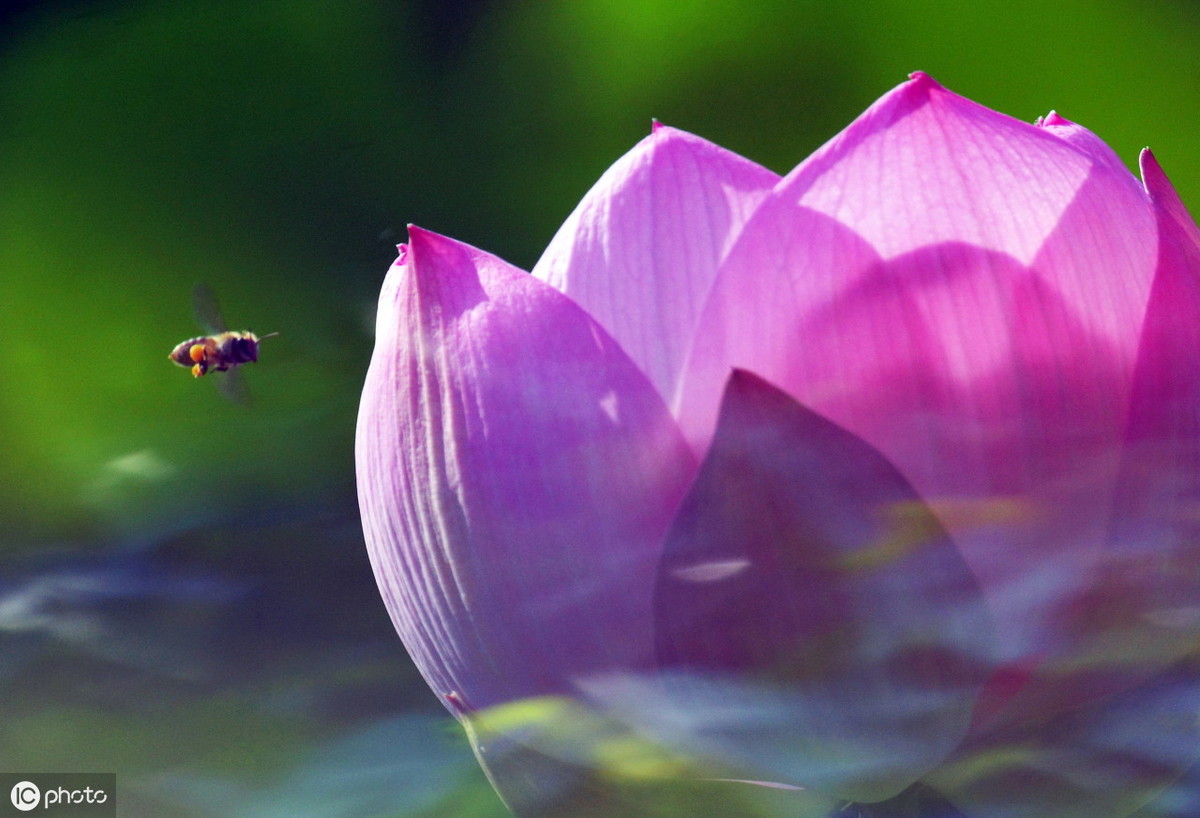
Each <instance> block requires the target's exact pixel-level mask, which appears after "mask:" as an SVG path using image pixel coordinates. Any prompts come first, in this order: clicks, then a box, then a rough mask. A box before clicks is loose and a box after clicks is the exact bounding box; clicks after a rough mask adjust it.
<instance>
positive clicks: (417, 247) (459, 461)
mask: <svg viewBox="0 0 1200 818" xmlns="http://www.w3.org/2000/svg"><path fill="white" fill-rule="evenodd" d="M377 333H378V334H377V339H376V347H375V353H374V355H373V357H372V360H371V366H370V369H369V371H368V373H367V378H366V384H365V387H364V389H363V397H362V403H361V407H360V412H359V422H358V434H357V446H356V459H357V467H358V480H359V502H360V505H361V510H362V518H363V526H364V531H365V534H366V540H367V545H368V549H369V553H370V556H371V561H372V565H373V566H374V569H375V572H376V577H377V579H378V582H379V586H380V590H381V592H382V594H383V597H384V600H385V602H386V603H387V607H388V610H389V612H390V613H391V616H392V619H393V622H394V623H395V625H396V628H397V630H398V631H399V632H400V635H401V637H402V638H403V640H404V642H405V644H406V646H407V647H408V650H409V652H410V654H411V655H412V657H413V659H414V660H415V661H416V663H417V665H418V666H419V667H420V669H421V671H422V673H423V674H424V675H425V678H426V680H427V681H428V682H429V684H430V685H431V687H432V688H433V689H434V691H435V692H437V693H438V695H439V696H440V697H441V698H442V700H443V702H444V703H446V704H447V706H448V707H449V708H450V709H451V710H452V711H454V712H456V713H460V714H461V713H463V712H465V711H470V710H473V709H478V708H483V707H486V706H489V705H492V704H495V703H497V702H502V701H506V700H510V699H513V698H517V697H525V696H531V695H535V694H544V693H562V692H570V690H571V689H572V688H573V685H574V682H575V680H576V679H577V678H582V677H586V676H587V675H589V674H592V673H596V672H600V671H608V672H614V671H627V670H631V669H633V670H635V669H638V668H645V667H648V666H649V662H650V660H651V658H652V652H653V649H652V636H651V594H652V590H653V584H654V569H655V560H656V558H657V556H658V553H659V547H660V541H661V537H662V535H663V533H664V532H665V531H666V529H667V526H668V524H669V521H670V518H671V514H672V513H673V510H674V508H675V506H676V504H677V502H678V500H679V497H680V496H681V495H682V492H683V491H684V489H685V486H686V482H687V481H688V480H689V479H690V478H691V476H692V474H693V470H694V463H693V461H692V459H691V456H690V454H689V452H688V450H687V449H686V447H685V446H684V444H683V443H682V440H681V438H680V436H679V433H678V431H677V429H676V427H675V424H674V422H673V420H672V419H671V417H670V416H669V415H668V413H667V411H666V408H665V406H664V404H663V402H662V400H661V399H660V398H659V396H658V394H657V392H656V391H655V390H654V388H653V387H652V386H651V384H650V383H649V381H648V380H647V379H646V378H645V376H644V375H643V374H642V373H641V372H640V371H639V370H638V369H637V367H636V366H634V364H633V363H632V362H631V361H630V360H629V359H628V357H627V356H626V355H625V353H624V352H622V350H621V349H620V347H619V346H618V345H617V344H616V343H615V342H614V341H613V340H612V339H611V338H610V337H609V336H608V334H607V333H606V332H605V331H604V330H603V329H602V328H601V327H600V326H599V325H598V324H596V322H595V321H593V320H592V319H591V318H589V317H588V316H587V314H586V313H584V312H583V310H581V309H580V308H579V307H578V306H577V305H576V304H574V303H573V302H572V301H571V300H570V299H568V298H566V297H565V296H563V295H562V294H561V293H558V292H557V291H555V290H554V289H552V288H550V287H548V286H546V285H544V284H542V283H541V282H539V281H537V280H536V279H534V278H533V277H531V276H529V275H527V274H526V273H524V272H522V271H520V270H517V269H516V268H513V267H511V266H509V265H507V264H505V263H504V262H502V261H500V260H499V259H497V258H495V257H493V256H490V255H488V254H486V253H483V252H481V251H479V250H476V249H474V248H472V247H469V246H467V245H464V244H461V243H459V242H455V241H453V240H451V239H448V238H445V237H443V236H439V235H437V234H435V233H430V232H428V231H425V230H421V229H418V228H415V227H414V228H410V242H409V245H408V251H407V254H406V256H405V257H404V258H403V263H398V264H397V265H395V266H393V267H392V268H391V270H390V271H389V272H388V275H387V278H386V280H385V282H384V286H383V291H382V293H381V296H380V304H379V317H378V329H377Z"/></svg>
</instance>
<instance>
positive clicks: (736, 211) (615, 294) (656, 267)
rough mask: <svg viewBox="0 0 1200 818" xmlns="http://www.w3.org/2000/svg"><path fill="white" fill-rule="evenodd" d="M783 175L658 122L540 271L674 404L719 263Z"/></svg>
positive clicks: (590, 199)
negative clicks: (615, 340) (624, 352)
mask: <svg viewBox="0 0 1200 818" xmlns="http://www.w3.org/2000/svg"><path fill="white" fill-rule="evenodd" d="M778 179H779V177H778V176H777V175H776V174H774V173H772V172H771V171H769V170H767V169H765V168H762V167H760V166H758V165H756V164H754V163H753V162H751V161H749V160H748V159H743V158H742V157H740V156H738V155H737V154H735V153H731V152H730V151H727V150H725V149H724V148H720V147H718V146H716V145H714V144H712V143H711V142H707V141H705V140H703V139H701V138H700V137H698V136H693V135H692V134H689V133H685V132H684V131H680V130H676V129H675V128H668V127H663V126H656V127H655V129H654V132H653V133H651V134H650V136H648V137H646V138H645V139H643V140H642V141H641V142H639V143H638V144H637V146H636V147H634V148H633V150H631V151H630V152H629V153H627V154H626V155H625V156H623V157H622V158H621V159H620V160H618V161H617V162H616V164H614V165H613V166H612V167H611V168H609V170H608V171H607V172H606V173H605V174H604V176H602V177H601V178H600V180H599V181H598V182H597V183H596V185H595V186H594V187H593V188H592V189H591V191H589V192H588V194H587V196H585V197H584V199H583V201H582V202H580V203H579V206H578V207H577V208H576V209H575V212H574V213H572V214H571V216H570V217H569V218H568V219H567V221H566V222H565V223H564V224H563V226H562V227H561V228H560V229H559V231H558V233H557V234H556V235H555V237H554V239H553V240H552V241H551V242H550V245H549V247H547V248H546V252H545V253H544V254H543V255H542V258H541V260H540V261H539V262H538V263H537V266H535V267H534V268H533V274H534V276H536V277H538V278H540V279H542V280H543V281H546V282H547V283H549V284H551V285H552V286H554V287H556V288H558V289H559V290H561V291H562V292H564V293H566V294H567V295H569V296H571V298H573V299H574V300H575V301H576V302H578V303H579V304H580V305H581V306H583V308H584V309H586V310H587V311H588V313H589V314H591V315H592V317H593V318H595V319H596V320H597V321H599V322H600V323H601V324H602V325H603V326H604V328H605V329H607V330H608V331H609V333H611V334H612V336H613V337H614V338H616V339H617V341H618V342H619V343H620V344H621V346H622V347H623V348H624V349H625V350H626V351H627V352H628V353H629V355H630V357H632V358H633V360H634V361H636V362H637V364H638V366H640V367H641V368H642V371H644V372H645V373H646V374H647V375H649V376H650V380H651V381H653V382H654V385H655V386H656V387H658V390H659V392H660V394H662V395H663V397H664V399H666V400H667V401H668V402H669V401H671V400H672V399H673V397H674V395H675V391H676V389H677V387H678V380H679V376H680V371H681V369H682V367H683V362H684V359H685V357H686V355H687V351H688V348H689V346H690V344H691V339H692V334H693V332H694V331H695V327H696V320H697V318H698V317H699V314H700V310H701V308H702V307H703V306H704V301H705V298H706V297H707V295H708V289H709V286H710V285H711V283H712V279H713V276H714V275H715V273H716V269H717V265H718V264H719V263H720V261H721V258H722V257H723V256H724V254H725V251H726V250H728V249H729V246H730V245H731V244H732V243H733V240H734V239H735V238H736V237H737V234H738V231H739V230H741V227H742V224H743V223H744V222H745V220H746V219H747V218H748V217H749V215H750V213H751V212H752V211H753V210H754V208H755V206H757V204H758V203H759V202H760V201H761V200H762V199H763V197H765V196H766V195H767V193H768V192H770V190H771V188H772V186H774V184H775V182H776V181H778Z"/></svg>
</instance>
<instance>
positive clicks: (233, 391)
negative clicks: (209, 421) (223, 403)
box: [213, 369, 252, 406]
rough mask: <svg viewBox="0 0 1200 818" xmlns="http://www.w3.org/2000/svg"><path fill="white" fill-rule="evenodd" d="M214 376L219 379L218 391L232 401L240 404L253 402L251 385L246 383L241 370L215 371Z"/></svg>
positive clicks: (247, 404)
mask: <svg viewBox="0 0 1200 818" xmlns="http://www.w3.org/2000/svg"><path fill="white" fill-rule="evenodd" d="M213 376H214V377H215V378H216V380H217V391H218V392H220V393H221V394H222V395H224V396H225V398H226V399H227V400H229V401H230V402H231V403H236V404H237V405H238V406H249V405H250V404H251V403H252V401H251V400H250V387H248V386H247V385H246V379H245V378H243V377H242V373H241V372H238V371H237V370H236V369H231V370H229V371H228V372H214V373H213Z"/></svg>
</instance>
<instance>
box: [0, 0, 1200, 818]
mask: <svg viewBox="0 0 1200 818" xmlns="http://www.w3.org/2000/svg"><path fill="white" fill-rule="evenodd" d="M914 69H923V70H925V71H928V72H929V73H931V74H932V75H933V76H934V77H936V78H937V79H938V80H939V81H941V82H942V83H943V84H945V85H947V86H949V87H950V88H952V89H954V90H956V91H958V92H960V93H963V94H965V95H967V96H969V97H972V98H974V99H976V100H978V101H980V102H982V103H984V104H986V105H989V106H990V107H993V108H996V109H999V110H1001V111H1005V112H1007V113H1009V114H1012V115H1013V116H1016V117H1018V118H1021V119H1025V120H1033V119H1035V118H1036V117H1037V116H1039V115H1042V114H1045V113H1047V112H1048V111H1049V110H1051V109H1057V110H1058V111H1059V112H1060V113H1062V114H1063V115H1064V116H1066V117H1068V118H1070V119H1073V120H1075V121H1078V122H1081V123H1083V124H1085V125H1087V126H1089V127H1090V128H1092V129H1093V130H1095V131H1096V132H1098V133H1099V134H1100V135H1101V136H1102V137H1104V138H1105V139H1106V140H1107V141H1108V142H1109V143H1110V144H1111V145H1112V146H1113V147H1114V148H1115V149H1116V150H1117V151H1118V153H1120V155H1121V156H1122V157H1123V158H1125V159H1126V161H1127V162H1129V163H1130V166H1131V167H1135V166H1136V158H1137V153H1138V151H1139V149H1140V148H1141V147H1142V146H1144V145H1147V144H1149V145H1151V146H1153V147H1154V148H1155V151H1156V154H1157V156H1158V157H1159V159H1160V161H1161V162H1162V163H1163V165H1164V166H1165V167H1166V169H1167V171H1168V173H1170V174H1171V176H1172V178H1173V179H1174V181H1175V183H1176V185H1177V187H1178V188H1179V190H1180V192H1181V194H1182V195H1183V197H1184V200H1185V201H1187V202H1189V203H1190V204H1191V205H1192V207H1193V210H1195V209H1196V208H1197V207H1200V105H1198V103H1200V5H1198V4H1196V3H1194V2H1190V0H1174V1H1172V0H1165V1H1164V2H1159V3H1154V4H1147V3H1144V2H1137V0H1124V2H1122V1H1121V0H1108V1H1102V0H1065V2H1058V3H1054V4H1046V3H1045V2H1044V0H1010V2H1003V3H1000V2H996V3H989V2H955V1H954V0H882V1H881V2H871V3H861V4H856V3H829V2H815V1H813V0H758V2H747V0H710V2H687V0H544V1H539V2H520V1H519V0H511V1H510V2H501V1H499V0H497V1H496V2H486V0H473V1H471V2H468V1H467V0H459V1H458V2H450V1H449V0H407V1H404V0H395V1H394V2H380V1H379V0H374V1H372V0H359V2H354V3H344V2H338V0H138V1H137V2H123V3H117V2H83V1H82V0H79V1H77V2H65V1H62V0H60V1H59V2H53V1H50V0H47V1H45V2H34V3H26V4H24V5H20V4H18V5H16V6H12V7H10V8H9V10H8V11H5V12H3V16H2V17H0V770H5V771H13V772H49V771H102V772H116V773H117V774H118V790H119V798H120V807H121V814H122V815H127V816H250V817H253V818H266V817H267V816H281V817H282V816H291V817H292V818H305V817H306V816H314V817H315V816H322V818H323V817H324V816H331V817H333V818H337V817H339V816H380V817H382V816H389V817H390V818H401V817H405V818H407V817H410V816H419V817H420V818H435V816H438V817H440V816H446V817H447V818H457V816H468V817H470V816H477V817H478V818H492V816H496V817H497V818H499V816H504V815H506V814H507V813H506V812H505V811H504V809H503V807H502V806H501V805H500V803H499V801H498V800H497V798H496V797H495V795H494V794H493V793H492V791H491V789H490V787H489V786H488V784H487V782H486V780H485V779H484V778H483V777H482V775H481V774H480V773H479V771H478V769H477V767H476V765H475V763H474V760H473V758H472V756H471V754H470V752H469V749H468V747H467V745H466V742H465V741H464V740H463V739H462V737H461V736H460V734H459V731H458V730H457V728H456V726H455V725H454V723H453V722H452V720H451V719H450V718H449V717H448V716H447V715H446V714H445V713H444V711H442V710H441V709H440V707H439V706H438V704H437V703H436V701H435V700H434V698H433V696H432V695H431V694H430V693H429V692H428V691H427V690H426V689H425V687H424V685H423V684H422V682H421V680H420V678H419V677H418V675H417V673H416V671H415V670H414V669H413V667H412V666H411V664H410V663H409V661H408V658H407V656H406V655H405V653H404V650H403V647H402V646H401V644H400V642H399V640H398V639H397V638H396V637H395V634H394V632H393V630H392V628H391V624H390V622H389V621H388V618H387V615H386V612H385V611H384V608H383V605H382V603H381V602H380V601H379V598H378V594H377V592H376V589H375V585H374V580H373V578H372V576H371V572H370V567H369V565H368V563H367V559H366V556H365V551H364V548H363V544H362V535H361V530H360V528H359V522H358V516H357V506H356V500H355V495H354V463H353V451H352V447H353V436H354V423H355V412H356V404H357V400H358V393H359V389H360V384H361V380H362V377H363V374H364V372H365V370H366V366H367V362H368V359H369V356H370V352H371V345H372V324H373V313H374V300H375V296H376V293H377V291H378V287H379V284H380V282H381V280H382V277H383V273H384V271H385V270H386V268H387V267H388V265H389V264H390V263H391V261H392V260H393V258H394V256H395V245H396V244H397V243H398V242H400V241H403V240H404V238H405V224H406V223H408V222H415V223H418V224H420V225H422V226H424V227H428V228H430V229H433V230H437V231H439V232H443V233H447V234H449V235H452V236H454V237H456V238H459V239H462V240H465V241H467V242H470V243H472V244H476V245H478V246H481V247H484V248H487V249H489V250H491V251H493V252H495V253H497V254H498V255H500V256H502V257H504V258H506V259H507V260H509V261H511V262H513V263H514V264H517V265H519V266H522V267H525V268H526V269H528V268H529V267H531V266H532V265H533V263H534V262H535V261H536V260H537V258H538V255H539V253H540V251H541V248H542V247H543V246H544V245H545V244H546V242H547V241H548V240H549V239H550V237H551V235H552V234H553V233H554V231H555V230H556V229H557V227H558V225H559V224H560V223H561V222H562V220H563V219H565V218H566V216H567V215H568V213H569V212H570V211H571V209H572V207H573V206H574V204H575V203H576V202H577V201H578V199H579V198H580V197H581V196H582V195H583V193H584V192H585V191H586V190H587V188H588V187H589V186H590V185H591V183H592V182H593V181H594V180H595V179H596V178H597V177H598V176H599V175H600V174H601V173H602V172H603V170H604V169H605V168H606V167H607V166H608V165H609V164H610V163H611V162H613V161H614V160H615V159H616V158H617V157H618V156H620V155H621V154H622V153H623V152H625V151H626V150H628V149H629V148H630V147H631V146H632V145H633V144H634V143H635V142H637V141H638V140H639V139H641V138H642V137H643V136H644V135H645V134H646V133H648V131H649V128H650V123H651V118H652V117H657V118H658V119H660V120H661V121H663V122H665V123H667V124H670V125H674V126H677V127H680V128H683V129H686V130H690V131H693V132H695V133H698V134H700V135H702V136H705V137H707V138H709V139H711V140H713V141H715V142H718V143H720V144H722V145H724V146H726V147H728V148H730V149H732V150H735V151H737V152H739V153H741V154H743V155H745V156H748V157H750V158H752V159H754V160H756V161H758V162H760V163H762V164H764V165H766V166H767V167H769V168H771V169H773V170H775V171H778V172H781V173H783V172H786V171H788V170H789V169H790V168H792V167H793V166H794V165H795V164H796V163H798V162H799V161H800V160H802V159H803V158H804V157H805V156H806V155H807V154H808V153H810V152H811V151H812V150H813V149H814V148H816V147H817V146H818V145H820V144H821V143H822V142H823V141H825V140H826V139H828V138H830V137H831V136H833V135H834V134H835V133H836V132H837V131H838V130H840V129H841V128H842V127H844V126H845V125H846V124H847V123H848V122H849V121H850V120H851V119H852V118H853V117H854V116H856V115H857V114H858V113H859V112H860V111H861V110H862V109H863V108H865V107H866V106H867V105H869V104H870V103H871V102H872V101H873V100H874V99H875V98H876V97H878V96H879V95H880V94H882V93H883V92H885V91H886V90H888V89H889V88H891V87H892V86H894V85H896V84H898V83H899V82H901V81H903V80H904V78H905V76H906V74H907V73H908V72H910V71H912V70H914ZM201 281H203V282H207V283H208V284H209V285H210V286H211V287H212V288H213V290H214V291H216V293H217V294H218V295H219V297H220V300H221V304H222V307H223V310H224V313H225V317H226V319H227V321H228V322H229V324H230V325H231V327H233V328H235V329H244V328H251V329H254V330H256V331H258V332H260V333H261V332H267V331H278V332H280V337H279V338H277V339H272V340H270V341H267V342H266V343H265V344H264V347H263V351H262V360H261V362H260V363H259V364H258V365H256V366H253V367H247V368H245V369H244V370H243V372H244V373H245V375H246V381H247V382H248V385H249V388H250V390H251V391H252V397H253V401H252V403H251V404H249V405H237V404H234V403H231V402H229V401H227V400H225V399H224V398H223V397H222V395H221V394H220V393H219V391H218V390H217V389H215V388H214V387H213V384H212V383H207V382H205V381H194V380H193V379H192V378H190V377H189V376H188V374H187V373H186V372H185V371H184V370H182V369H178V368H176V367H173V366H172V365H170V364H169V363H168V362H167V360H166V358H165V356H166V353H167V352H168V351H169V350H170V348H171V347H172V346H173V345H174V344H175V343H177V342H179V341H181V340H183V339H184V338H187V337H189V336H191V335H194V334H197V327H196V325H195V322H194V318H193V313H192V305H191V295H190V294H191V291H192V288H193V286H194V285H195V284H196V283H198V282H201ZM206 380H211V379H206ZM1171 803H1172V804H1173V806H1168V807H1164V810H1165V813H1171V811H1172V810H1175V811H1180V810H1185V809H1188V808H1189V807H1188V805H1187V804H1185V803H1184V802H1182V801H1179V800H1178V799H1176V800H1175V801H1174V802H1171ZM1162 812H1163V810H1160V812H1159V813H1154V814H1160V813H1162ZM1147 814H1150V813H1147ZM1181 814H1182V813H1181ZM1186 814H1192V813H1186Z"/></svg>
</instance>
